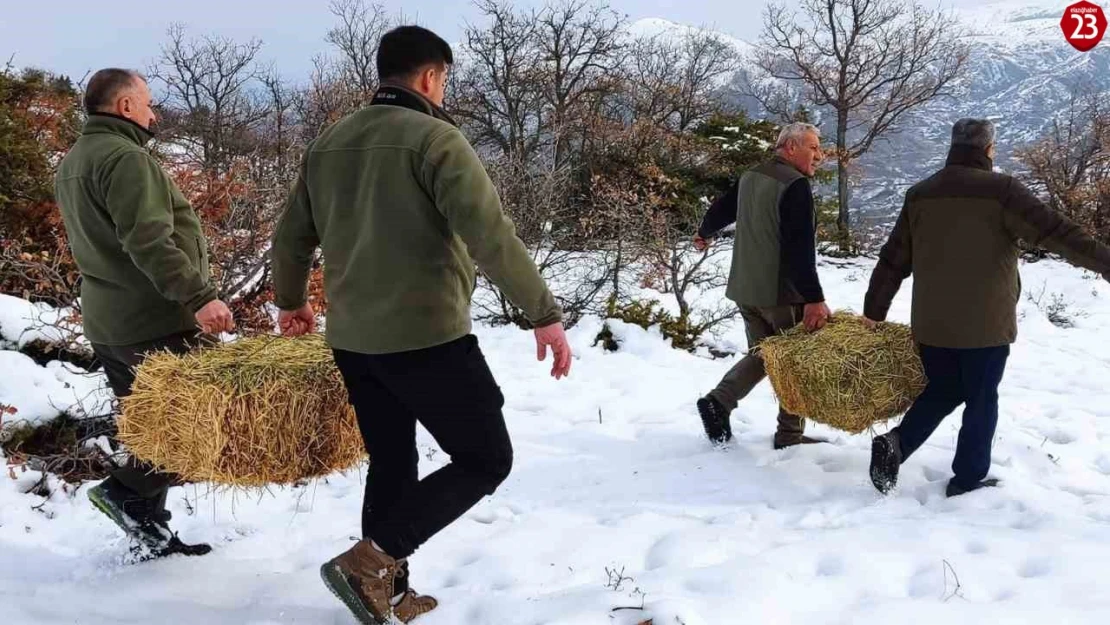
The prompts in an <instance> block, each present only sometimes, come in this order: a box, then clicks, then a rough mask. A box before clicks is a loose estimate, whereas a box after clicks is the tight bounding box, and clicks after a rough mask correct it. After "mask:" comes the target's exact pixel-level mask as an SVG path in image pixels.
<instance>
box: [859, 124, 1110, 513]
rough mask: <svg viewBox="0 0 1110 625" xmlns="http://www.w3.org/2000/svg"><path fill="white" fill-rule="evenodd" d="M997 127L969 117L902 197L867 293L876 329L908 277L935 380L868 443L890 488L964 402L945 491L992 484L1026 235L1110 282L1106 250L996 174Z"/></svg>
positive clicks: (880, 478)
mask: <svg viewBox="0 0 1110 625" xmlns="http://www.w3.org/2000/svg"><path fill="white" fill-rule="evenodd" d="M994 151H995V132H994V125H993V124H992V123H991V122H990V121H988V120H977V119H961V120H959V121H957V122H956V124H955V125H954V126H953V128H952V147H951V150H950V151H949V153H948V160H947V163H946V165H945V167H944V168H943V169H941V170H940V171H939V172H937V173H936V174H934V175H933V176H931V177H929V178H928V179H926V180H924V181H922V182H920V183H918V184H916V185H914V186H913V187H911V188H910V189H909V191H907V192H906V198H905V204H904V205H903V207H902V212H901V214H899V215H898V220H897V222H896V223H895V226H894V230H893V231H892V232H891V234H890V240H889V241H887V243H886V245H884V246H883V249H882V251H881V253H880V255H879V262H878V264H877V265H876V267H875V271H874V273H873V274H872V276H871V285H870V288H869V289H868V291H867V296H866V298H865V300H864V315H865V316H866V318H867V319H868V320H870V321H869V323H870V324H871V325H872V326H873V325H874V324H875V322H879V321H883V320H885V319H886V315H887V312H888V311H889V309H890V305H891V302H892V301H893V299H894V296H895V295H896V294H897V293H898V290H899V287H900V286H901V284H902V281H903V280H905V279H906V278H907V277H909V275H910V274H911V273H912V274H913V275H914V284H913V305H912V308H913V310H912V313H911V317H912V321H911V323H912V326H913V335H914V340H916V341H917V342H918V343H919V344H920V347H921V360H922V364H923V365H924V368H925V375H926V377H927V378H928V380H929V382H928V384H927V386H926V388H925V390H924V392H923V393H922V394H921V396H920V397H918V398H917V400H916V401H915V402H914V404H913V406H912V407H911V408H910V410H909V412H907V413H906V416H905V417H904V418H903V419H902V423H901V424H900V425H899V426H898V427H897V428H895V429H894V430H892V431H891V432H889V433H887V434H884V435H882V436H878V437H876V438H875V439H874V441H873V442H872V450H871V480H872V482H873V483H874V485H875V488H877V489H878V490H879V491H880V492H883V493H886V492H889V491H890V489H892V488H893V487H894V486H895V484H896V483H897V479H898V468H899V466H900V465H901V463H902V462H904V461H905V460H906V459H907V458H909V456H910V454H912V453H913V452H914V451H916V450H917V449H918V448H919V447H920V446H921V445H922V444H924V442H925V440H926V439H928V438H929V436H930V435H931V434H932V433H933V431H934V430H935V429H936V428H937V426H939V425H940V423H941V421H942V420H943V419H944V418H945V417H947V416H948V415H949V414H950V413H951V412H952V411H953V410H955V409H956V407H958V406H959V405H960V404H964V414H963V424H962V426H961V428H960V436H959V441H958V442H957V445H956V456H955V458H954V459H953V462H952V472H953V473H954V477H953V478H952V480H951V481H949V483H948V488H947V494H948V496H954V495H960V494H963V493H966V492H968V491H972V490H976V489H979V488H981V487H983V486H994V485H996V484H997V480H993V479H990V480H984V478H985V477H986V476H987V472H988V470H989V469H990V464H991V443H992V440H993V438H994V430H995V426H996V425H997V423H998V385H999V384H1000V383H1001V381H1002V376H1003V372H1004V371H1005V366H1006V360H1007V358H1008V357H1009V353H1010V344H1012V343H1013V342H1014V340H1015V339H1016V338H1017V310H1016V309H1017V303H1018V299H1019V298H1020V296H1021V280H1020V277H1019V275H1018V256H1019V248H1018V241H1019V240H1020V241H1025V242H1026V243H1027V244H1029V245H1033V246H1039V247H1044V248H1046V249H1048V250H1050V251H1052V252H1056V253H1058V254H1060V255H1061V256H1063V257H1064V258H1065V259H1067V260H1068V261H1070V262H1072V263H1073V264H1076V265H1078V266H1080V267H1083V268H1086V269H1090V270H1092V271H1095V272H1097V273H1100V274H1102V276H1103V277H1104V278H1106V279H1107V280H1110V248H1108V247H1107V246H1105V245H1102V244H1100V243H1099V242H1098V241H1096V240H1095V239H1093V238H1092V237H1090V236H1089V235H1087V234H1086V233H1085V232H1084V231H1083V229H1082V228H1080V227H1079V226H1078V225H1077V224H1075V223H1073V222H1072V221H1070V220H1068V219H1067V218H1065V217H1063V216H1062V215H1060V214H1058V213H1056V212H1055V211H1053V210H1051V209H1049V208H1048V207H1047V206H1045V205H1044V204H1043V203H1042V202H1041V201H1040V200H1038V199H1037V197H1036V196H1035V195H1033V194H1032V193H1030V192H1029V190H1028V189H1026V188H1025V187H1024V186H1023V185H1022V184H1021V183H1020V182H1018V181H1017V180H1015V179H1013V178H1011V177H1010V176H1007V175H1004V174H1000V173H995V172H994V171H993V169H994V167H993V159H994Z"/></svg>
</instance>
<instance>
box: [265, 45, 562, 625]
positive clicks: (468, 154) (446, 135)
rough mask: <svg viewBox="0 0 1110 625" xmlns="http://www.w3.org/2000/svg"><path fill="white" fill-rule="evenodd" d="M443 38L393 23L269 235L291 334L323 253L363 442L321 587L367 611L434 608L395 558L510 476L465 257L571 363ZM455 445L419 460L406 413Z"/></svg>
mask: <svg viewBox="0 0 1110 625" xmlns="http://www.w3.org/2000/svg"><path fill="white" fill-rule="evenodd" d="M452 62H453V57H452V52H451V48H450V46H448V45H447V43H446V42H444V41H443V40H442V39H441V38H439V37H438V36H436V35H435V34H434V33H432V32H430V31H428V30H425V29H423V28H419V27H415V26H404V27H399V28H397V29H395V30H393V31H390V32H389V33H387V34H386V35H385V36H384V37H383V38H382V41H381V44H380V47H379V50H378V57H377V65H378V74H379V76H380V77H381V79H382V86H381V88H380V89H379V90H378V92H377V94H376V95H375V97H374V99H373V101H372V102H371V104H370V106H367V107H366V108H364V109H362V110H360V111H357V112H355V113H353V114H351V115H349V116H348V117H346V118H344V119H342V120H340V121H339V122H337V123H336V124H335V125H333V126H331V127H330V128H328V129H326V130H325V131H324V132H323V133H322V134H321V135H320V136H319V137H318V138H317V139H316V140H315V141H314V142H313V143H312V144H311V145H310V146H309V149H308V151H307V154H306V155H305V157H304V161H303V163H302V165H301V172H300V176H299V179H298V180H297V182H296V184H295V187H294V189H293V191H292V193H291V196H290V198H289V201H288V204H287V205H286V207H285V210H284V212H283V214H282V216H281V219H280V220H279V223H278V226H277V229H276V231H275V233H274V240H273V276H274V287H275V295H276V297H275V302H276V304H277V306H278V307H279V308H280V309H281V311H282V312H281V313H280V318H279V324H280V327H281V329H282V331H283V332H284V333H286V334H288V335H296V334H302V333H304V332H308V331H311V330H312V329H313V328H314V327H315V317H314V314H313V310H312V307H311V306H310V305H309V304H308V303H307V295H306V284H307V278H308V273H309V270H310V266H311V264H312V260H313V255H314V254H315V252H316V249H317V248H320V249H321V250H322V252H323V259H324V288H325V294H326V297H327V302H328V311H327V338H328V342H329V344H330V345H331V346H332V348H333V349H334V353H335V360H336V364H337V365H338V366H339V370H340V371H341V372H342V374H343V378H344V380H345V382H346V386H347V389H348V392H349V395H350V401H351V404H352V405H353V406H354V408H355V412H356V414H357V416H358V421H359V427H360V429H361V431H362V435H363V438H364V441H365V444H366V449H367V451H368V452H369V454H370V457H371V458H372V461H371V464H370V470H369V476H368V478H367V483H366V495H365V499H364V505H363V515H362V536H363V539H362V540H361V541H359V542H358V543H356V545H355V546H354V547H353V548H351V549H350V550H348V551H346V552H345V553H343V554H342V555H340V556H338V557H337V558H335V559H333V560H331V561H330V562H328V563H326V564H325V565H324V566H323V567H322V569H321V574H322V576H323V578H324V581H325V582H326V583H327V585H328V587H329V588H331V590H332V591H333V592H334V593H335V594H336V595H337V596H338V597H339V598H340V599H341V600H342V601H343V602H344V603H345V604H346V605H347V606H348V608H350V609H351V611H352V612H353V613H354V614H355V615H356V616H358V617H359V619H360V620H361V621H362V622H364V623H374V622H382V621H385V620H387V619H388V618H390V617H395V618H397V619H400V620H401V621H403V622H408V621H409V620H411V619H413V618H415V617H416V616H417V615H419V614H421V613H423V612H427V611H428V610H431V609H433V608H434V607H435V606H436V602H435V599H433V598H431V597H427V596H421V595H417V594H416V593H415V592H414V591H412V590H411V589H410V588H409V587H408V576H407V572H408V568H407V564H406V560H405V559H406V558H407V557H408V556H409V555H411V554H412V553H413V552H414V551H415V550H416V549H417V548H418V547H419V546H420V545H421V544H423V543H424V542H425V541H427V540H428V539H429V538H431V537H432V536H433V535H435V534H436V533H438V532H439V531H440V530H442V529H443V528H445V527H446V526H447V525H449V524H450V523H452V522H453V521H455V520H456V519H457V518H459V517H460V516H461V515H462V514H463V513H465V512H466V511H467V510H468V509H470V508H471V507H472V506H473V505H474V504H475V503H477V502H478V501H479V500H480V499H481V498H482V497H483V496H485V495H489V494H492V493H493V492H494V490H495V489H496V488H497V486H498V485H499V484H500V483H501V482H502V481H503V480H504V479H505V478H506V477H507V476H508V474H509V471H510V468H511V466H512V446H511V444H510V440H509V434H508V431H507V429H506V426H505V420H504V417H503V416H502V412H501V409H502V405H503V403H504V398H503V397H502V395H501V391H500V389H499V387H498V386H497V383H496V381H495V380H494V378H493V375H492V374H491V372H490V369H489V367H488V366H487V364H486V361H485V358H484V357H483V356H482V353H481V350H480V349H479V347H478V342H477V339H475V337H474V336H473V335H472V334H471V320H470V299H471V294H472V292H473V289H474V285H475V276H476V271H475V264H477V266H478V268H480V269H481V270H482V271H483V272H485V274H486V275H487V276H489V278H490V279H491V280H492V281H493V282H494V283H495V284H496V285H497V286H498V287H499V288H500V289H501V290H502V291H503V292H504V293H505V294H506V295H507V296H508V297H509V298H510V299H511V300H512V301H513V302H514V303H515V304H516V305H517V306H519V307H520V308H521V309H522V310H523V311H524V314H525V315H526V316H527V318H528V320H529V321H530V322H531V323H532V325H533V326H535V328H536V331H535V334H536V342H537V347H538V354H537V355H538V357H539V358H540V359H543V358H544V357H545V355H546V350H547V348H548V347H551V348H552V349H553V351H554V360H555V364H554V367H553V369H552V372H551V373H552V375H553V376H554V377H556V378H561V377H563V376H565V375H567V373H568V372H569V369H570V359H571V353H570V348H569V346H568V344H567V340H566V336H565V335H564V332H563V327H562V323H561V311H560V309H559V306H558V305H557V304H556V303H555V299H554V298H553V297H552V295H551V292H550V291H549V290H548V288H547V286H546V285H545V284H544V281H543V280H542V279H541V277H540V275H539V271H538V270H537V268H536V266H535V264H534V263H533V261H532V259H531V257H530V255H529V254H528V251H527V249H526V248H525V246H524V245H523V243H522V242H521V241H520V239H519V238H518V237H517V236H516V233H515V229H514V226H513V224H512V222H511V221H510V220H509V219H508V218H507V217H506V216H505V214H504V213H503V212H502V210H501V205H500V201H499V199H498V196H497V191H496V189H495V188H494V186H493V184H492V182H491V181H490V179H489V177H488V176H487V174H486V171H485V169H484V167H483V165H482V162H481V161H480V160H479V159H478V156H477V154H476V153H475V152H474V150H473V149H472V148H471V146H470V144H469V143H468V142H467V140H466V138H465V137H464V136H463V135H462V133H461V132H459V130H458V128H456V126H455V124H454V123H453V122H452V120H451V118H450V117H449V116H448V115H447V114H446V113H445V112H444V111H443V109H442V108H441V106H442V103H443V96H444V88H445V84H446V79H447V71H448V66H449V65H450V64H451V63H452ZM418 422H419V423H420V424H421V425H423V426H424V427H425V428H426V429H427V430H428V432H429V433H431V435H432V436H433V437H434V438H435V439H436V441H437V442H438V443H439V445H440V446H441V447H442V448H443V450H444V451H446V452H447V453H448V454H449V455H450V456H451V463H450V464H449V465H447V466H446V467H443V468H442V469H440V470H438V471H436V472H435V473H433V474H431V475H429V476H428V477H426V478H425V479H423V480H419V479H418V476H417V459H418V454H417V449H416V424H417V423H418Z"/></svg>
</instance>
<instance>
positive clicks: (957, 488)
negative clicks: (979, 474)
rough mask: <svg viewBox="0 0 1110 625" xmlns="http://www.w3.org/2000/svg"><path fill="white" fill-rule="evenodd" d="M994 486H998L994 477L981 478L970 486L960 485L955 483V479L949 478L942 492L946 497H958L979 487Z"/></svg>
mask: <svg viewBox="0 0 1110 625" xmlns="http://www.w3.org/2000/svg"><path fill="white" fill-rule="evenodd" d="M995 486H998V480H997V479H995V478H990V479H988V480H983V481H981V482H978V483H976V484H973V485H972V486H961V485H959V484H957V483H956V480H955V479H951V480H948V487H947V488H945V489H944V494H945V496H948V497H958V496H960V495H963V494H965V493H970V492H971V491H973V490H979V489H980V488H993V487H995Z"/></svg>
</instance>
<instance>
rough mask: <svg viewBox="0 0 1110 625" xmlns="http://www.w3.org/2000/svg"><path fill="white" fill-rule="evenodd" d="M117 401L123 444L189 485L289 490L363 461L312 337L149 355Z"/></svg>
mask: <svg viewBox="0 0 1110 625" xmlns="http://www.w3.org/2000/svg"><path fill="white" fill-rule="evenodd" d="M121 404H122V409H123V413H122V415H121V416H120V418H119V420H118V424H119V439H120V441H121V442H123V443H124V444H125V445H127V447H128V448H129V449H130V451H131V453H133V454H134V455H135V456H136V457H138V458H140V459H142V460H146V461H148V462H150V463H152V464H154V465H155V466H157V467H159V468H160V469H162V470H164V471H168V472H171V473H176V474H178V475H180V476H181V477H183V478H184V479H186V480H188V481H195V482H215V483H217V484H220V485H226V486H233V487H245V488H250V487H264V486H267V485H270V484H290V483H294V482H297V481H299V480H302V479H306V478H314V477H321V476H324V475H327V474H329V473H332V472H334V471H342V470H347V469H350V468H353V467H354V466H356V465H357V464H358V463H359V462H361V461H362V460H363V459H365V457H366V453H365V448H364V446H363V442H362V437H361V436H360V434H359V430H358V423H357V420H356V418H355V415H354V410H353V409H352V408H351V406H350V404H349V403H348V401H347V391H346V389H345V387H344V385H343V379H342V377H341V376H340V374H339V371H338V369H337V368H336V366H335V362H334V359H333V356H332V353H331V350H330V349H329V348H328V345H327V343H326V342H325V340H324V338H323V337H322V336H319V335H309V336H304V337H299V338H293V339H291V338H283V337H273V336H261V337H253V338H245V339H240V340H238V341H235V342H233V343H226V344H223V345H219V346H217V347H212V348H204V349H199V350H196V351H193V352H190V353H188V354H184V355H175V354H171V353H168V352H162V353H156V354H152V355H150V356H148V357H147V358H146V360H145V361H144V362H143V364H142V365H140V366H139V367H138V368H137V370H136V376H135V384H134V385H133V388H132V393H131V395H130V396H128V397H125V398H124V399H123V400H122V401H121Z"/></svg>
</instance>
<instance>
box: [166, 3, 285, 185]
mask: <svg viewBox="0 0 1110 625" xmlns="http://www.w3.org/2000/svg"><path fill="white" fill-rule="evenodd" d="M168 35H169V39H170V40H169V43H168V44H167V45H165V46H163V47H162V53H161V56H160V57H159V58H158V60H157V61H156V63H155V64H154V66H153V67H152V68H151V70H150V75H151V77H152V78H154V79H155V80H158V81H160V82H162V84H163V86H164V92H165V97H164V98H163V100H162V102H161V103H160V104H161V105H162V106H163V107H164V108H165V109H166V115H165V123H164V124H163V125H164V126H165V127H166V132H165V134H167V135H168V136H171V137H173V138H174V140H175V142H176V143H177V144H178V145H179V146H182V147H186V148H187V149H188V151H189V152H190V156H191V157H192V160H194V161H199V162H200V163H203V165H204V166H205V168H207V169H211V170H215V171H226V170H227V168H228V167H229V166H230V161H231V159H232V157H233V155H234V154H235V153H236V152H237V151H242V150H243V149H244V145H243V143H244V142H249V141H250V140H251V134H252V131H253V130H254V129H255V125H256V124H258V123H259V122H260V121H261V120H262V119H263V118H265V116H266V111H265V107H264V105H263V104H262V103H261V102H260V101H259V99H258V98H256V97H255V96H256V95H257V94H256V92H255V91H254V90H253V89H252V87H253V86H254V85H255V81H256V79H257V78H258V75H259V74H258V71H259V69H258V66H257V64H256V58H257V56H258V53H259V51H260V50H261V49H262V42H261V41H260V40H257V39H252V40H251V41H249V42H246V43H237V42H235V41H233V40H231V39H227V38H223V37H216V36H211V35H203V36H200V37H197V38H188V37H187V36H186V32H185V28H184V27H183V26H181V25H180V24H175V25H173V26H171V27H170V29H169V31H168Z"/></svg>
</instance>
